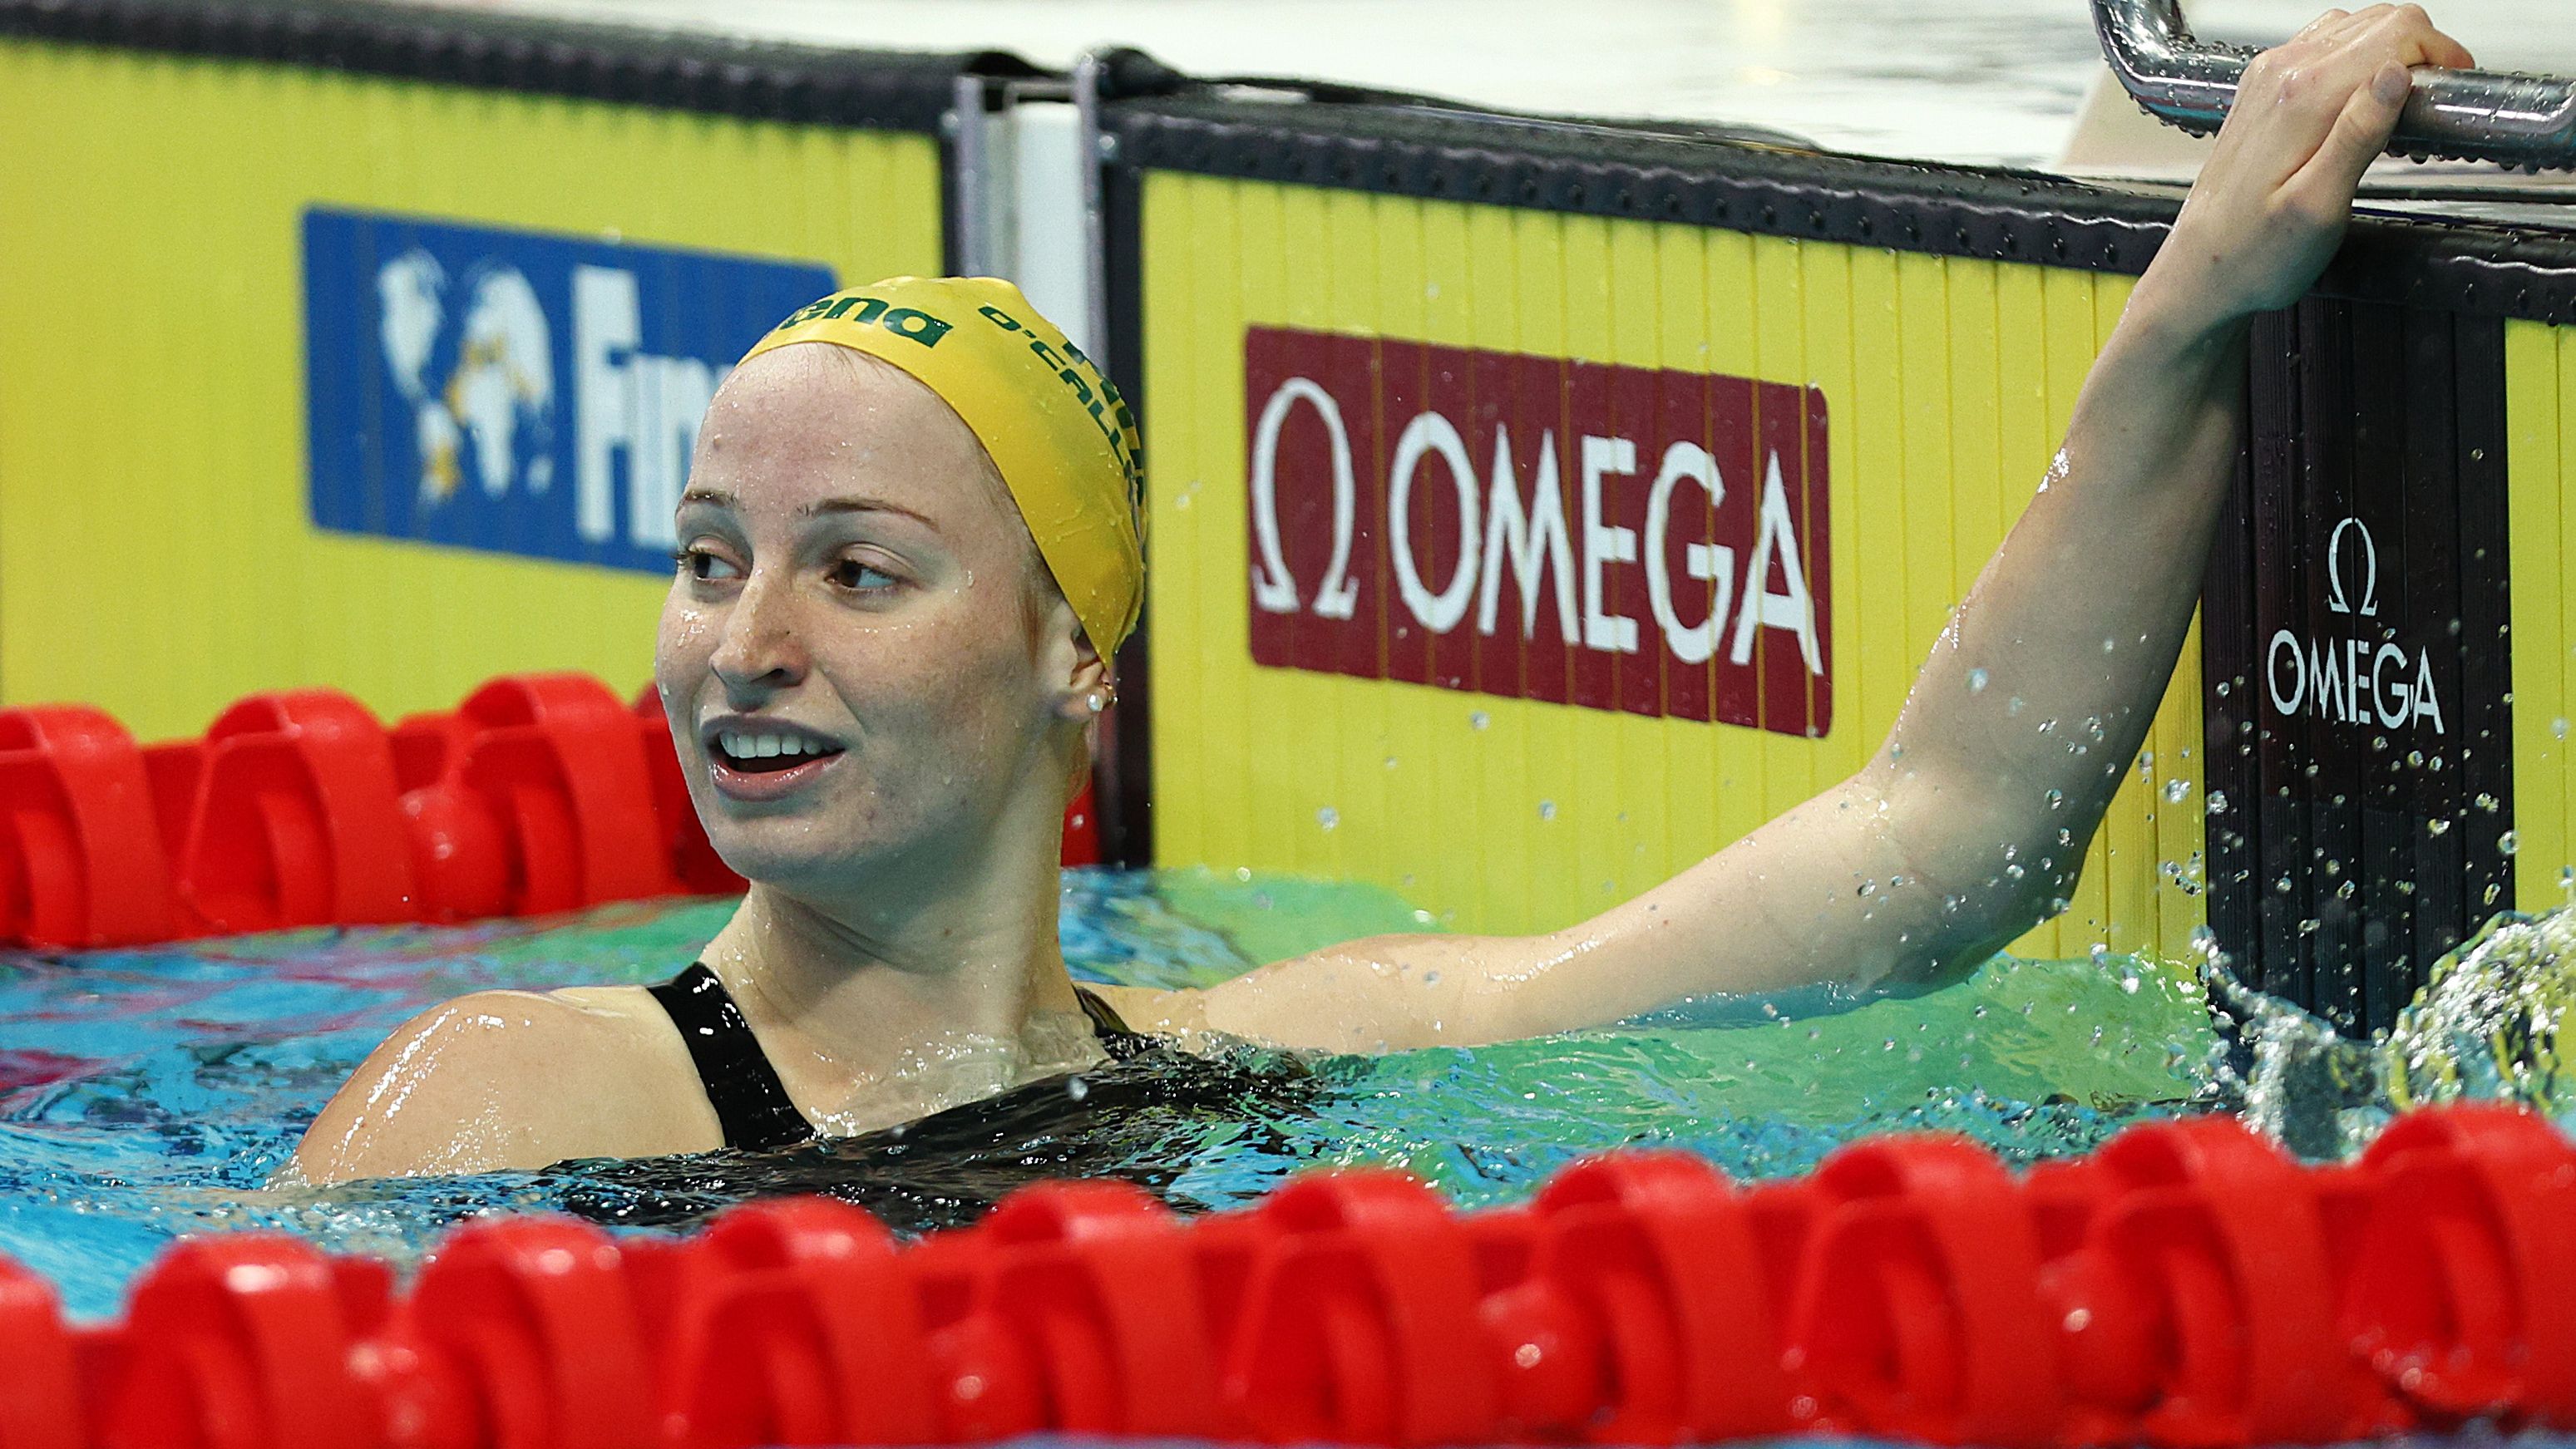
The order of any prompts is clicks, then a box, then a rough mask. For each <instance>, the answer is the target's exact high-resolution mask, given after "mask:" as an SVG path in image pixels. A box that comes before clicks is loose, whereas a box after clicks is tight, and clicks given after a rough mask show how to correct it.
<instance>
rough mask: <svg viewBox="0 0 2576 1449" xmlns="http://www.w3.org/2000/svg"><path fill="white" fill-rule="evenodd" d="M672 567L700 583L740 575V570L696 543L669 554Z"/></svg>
mask: <svg viewBox="0 0 2576 1449" xmlns="http://www.w3.org/2000/svg"><path fill="white" fill-rule="evenodd" d="M671 565H672V567H674V568H676V569H678V570H679V571H680V572H681V573H683V574H686V575H688V576H689V577H690V578H692V579H695V580H697V581H698V582H700V583H719V582H724V581H728V580H732V579H738V578H741V577H742V570H740V569H738V568H736V567H734V565H733V563H732V562H731V561H730V560H728V559H726V558H724V557H722V556H721V555H719V554H717V553H715V552H714V551H713V550H711V549H706V548H701V547H698V546H696V545H694V544H693V545H690V546H689V547H686V548H683V549H681V550H680V551H679V552H677V553H674V554H672V555H671Z"/></svg>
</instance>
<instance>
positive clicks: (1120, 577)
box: [742, 277, 1145, 659]
mask: <svg viewBox="0 0 2576 1449" xmlns="http://www.w3.org/2000/svg"><path fill="white" fill-rule="evenodd" d="M797 342H829V343H831V344H833V345H834V346H836V347H847V348H850V349H851V350H853V351H856V352H864V353H866V354H868V355H869V356H870V357H876V358H882V359H884V360H885V361H887V362H890V363H893V364H894V365H895V366H897V367H899V368H902V369H903V370H904V371H905V372H908V373H910V374H912V375H913V376H914V377H915V378H917V379H919V380H920V381H921V383H922V384H923V385H924V386H926V387H928V388H929V389H930V390H931V391H932V392H935V393H937V394H939V396H940V397H941V398H942V399H943V400H945V401H946V402H947V404H948V405H949V406H950V407H951V408H954V409H955V410H956V412H957V416H959V417H961V418H963V419H965V420H966V426H967V427H968V428H969V429H971V430H972V431H973V432H974V434H975V436H976V437H977V438H979V439H981V440H982V441H983V444H984V451H985V452H986V453H988V454H990V455H991V456H992V459H993V465H994V467H996V468H998V469H999V470H1000V471H1001V474H1002V481H1003V483H1005V484H1007V485H1008V486H1009V487H1010V490H1011V497H1012V498H1013V499H1014V500H1016V501H1017V502H1018V503H1019V505H1020V516H1021V517H1022V518H1024V519H1026V520H1028V525H1029V536H1030V537H1032V538H1034V539H1036V540H1037V545H1038V554H1039V556H1040V557H1042V558H1044V559H1045V560H1046V564H1047V569H1048V571H1049V572H1051V573H1053V574H1054V575H1055V582H1056V587H1058V588H1060V589H1062V590H1064V597H1065V599H1066V601H1067V602H1069V603H1071V604H1072V605H1073V612H1074V616H1075V617H1076V618H1078V619H1080V620H1081V621H1082V630H1083V632H1084V633H1085V634H1088V635H1090V636H1091V643H1092V647H1094V648H1096V649H1098V650H1099V651H1100V657H1101V658H1103V659H1108V658H1110V657H1111V656H1112V655H1114V654H1116V653H1117V652H1118V646H1119V645H1120V644H1121V643H1124V642H1125V641H1126V638H1127V635H1128V634H1129V632H1131V631H1132V630H1134V629H1135V627H1136V613H1137V610H1139V609H1140V608H1142V607H1143V606H1144V599H1145V546H1144V545H1145V540H1144V531H1145V510H1144V499H1145V485H1144V477H1145V474H1144V460H1143V456H1142V455H1143V442H1142V439H1141V438H1140V437H1139V436H1138V435H1137V432H1136V417H1135V414H1134V413H1133V412H1131V411H1130V410H1129V409H1128V407H1127V400H1126V399H1125V398H1123V397H1121V396H1119V395H1118V389H1117V387H1116V386H1115V385H1114V384H1112V383H1111V382H1110V381H1109V379H1108V378H1106V377H1103V376H1101V375H1100V369H1099V368H1098V367H1096V366H1094V365H1093V363H1092V361H1091V359H1090V358H1088V357H1085V356H1083V355H1082V349H1081V348H1079V347H1076V346H1074V345H1073V344H1072V343H1071V342H1069V341H1067V340H1066V339H1065V335H1064V334H1063V333H1062V332H1060V331H1058V330H1056V326H1055V324H1054V323H1052V322H1049V321H1048V320H1047V319H1045V318H1044V317H1041V316H1039V315H1038V311H1037V309H1036V308H1035V307H1032V306H1030V305H1029V299H1028V298H1026V297H1024V296H1021V295H1020V289H1019V288H1017V287H1015V286H1012V285H1011V284H1010V283H1008V282H1005V281H1003V280H1001V279H1000V278H998V277H888V278H886V279H885V280H884V281H882V282H876V283H872V284H870V285H868V286H865V287H852V288H850V289H849V290H848V291H846V292H836V293H834V294H832V295H831V296H829V297H825V298H824V299H823V300H821V301H819V302H815V303H813V304H811V305H810V306H806V307H801V308H798V309H797V310H796V312H795V313H793V314H792V315H790V316H789V317H788V319H787V320H786V321H784V322H781V323H779V324H778V327H777V329H776V330H775V331H772V332H771V333H770V334H769V335H768V336H766V337H764V338H762V339H760V341H759V343H758V344H756V345H755V346H754V347H753V348H752V349H751V351H749V352H747V353H744V354H743V359H742V360H743V361H745V362H749V361H750V360H751V359H753V358H755V357H758V356H759V355H760V354H762V353H764V352H767V351H770V350H771V349H773V348H779V347H786V346H788V345H790V344H792V343H797Z"/></svg>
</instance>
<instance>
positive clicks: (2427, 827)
mask: <svg viewBox="0 0 2576 1449" xmlns="http://www.w3.org/2000/svg"><path fill="white" fill-rule="evenodd" d="M2424 831H2425V833H2426V834H2428V835H2448V834H2450V833H2451V822H2450V821H2448V820H2427V821H2425V822H2424Z"/></svg>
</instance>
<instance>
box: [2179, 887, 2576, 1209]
mask: <svg viewBox="0 0 2576 1449" xmlns="http://www.w3.org/2000/svg"><path fill="white" fill-rule="evenodd" d="M2206 972H2207V979H2208V985H2209V993H2210V1000H2211V1003H2212V1009H2213V1011H2214V1012H2215V1013H2216V1014H2217V1015H2218V1016H2219V1017H2220V1019H2221V1021H2222V1024H2223V1025H2230V1026H2232V1027H2233V1034H2234V1037H2235V1040H2236V1042H2237V1047H2238V1049H2237V1051H2236V1053H2235V1054H2234V1057H2233V1060H2231V1061H2230V1062H2229V1063H2228V1064H2227V1065H2225V1066H2224V1067H2222V1068H2221V1069H2220V1070H2219V1071H2218V1072H2216V1073H2214V1074H2213V1076H2212V1078H2211V1080H2210V1082H2209V1084H2208V1086H2207V1088H2206V1089H2205V1093H2204V1104H2205V1105H2207V1106H2210V1107H2213V1108H2219V1109H2224V1110H2229V1111H2235V1112H2238V1113H2240V1114H2242V1115H2243V1116H2244V1118H2245V1119H2246V1120H2247V1121H2248V1122H2250V1123H2252V1124H2253V1125H2254V1126H2256V1127H2258V1128H2260V1129H2261V1130H2263V1131H2264V1132H2266V1133H2269V1134H2270V1135H2271V1136H2272V1137H2274V1138H2275V1139H2277V1140H2279V1141H2280V1142H2281V1143H2282V1144H2283V1145H2284V1146H2286V1147H2288V1148H2289V1149H2290V1150H2291V1151H2293V1152H2296V1153H2298V1154H2299V1155H2301V1156H2303V1157H2308V1158H2313V1159H2326V1158H2341V1157H2348V1156H2351V1155H2352V1154H2353V1153H2356V1152H2358V1151H2360V1150H2361V1148H2362V1147H2364V1146H2366V1145H2367V1144H2368V1143H2369V1141H2370V1139H2371V1138H2373V1137H2375V1136H2377V1135H2378V1132H2379V1129H2380V1128H2381V1127H2382V1126H2384V1125H2385V1124H2386V1123H2387V1121H2388V1119H2389V1118H2390V1117H2392V1116H2394V1115H2396V1114H2397V1113H2398V1112H2401V1111H2404V1110H2406V1109H2407V1108H2409V1107H2416V1106H2423V1105H2426V1104H2429V1103H2436V1102H2452V1101H2461V1100H2467V1099H2475V1100H2481V1101H2504V1102H2516V1103H2520V1104H2522V1105H2524V1106H2527V1107H2529V1108H2531V1109H2532V1110H2533V1111H2536V1112H2539V1113H2541V1114H2543V1115H2545V1116H2547V1117H2549V1118H2551V1119H2552V1120H2554V1121H2557V1122H2558V1123H2559V1124H2560V1125H2561V1126H2562V1127H2576V1035H2569V1036H2562V1035H2561V1031H2560V1029H2561V1027H2562V1025H2564V1024H2566V1023H2568V1022H2569V1020H2570V1013H2571V1010H2576V906H2564V907H2560V908H2558V909H2556V910H2552V911H2547V912H2544V913H2543V914H2541V915H2538V916H2528V915H2523V914H2521V913H2519V912H2514V911H2506V912H2502V913H2500V914H2498V915H2497V916H2496V917H2495V918H2494V919H2493V920H2492V921H2490V922H2488V923H2487V926H2486V929H2484V930H2482V931H2480V932H2479V933H2478V934H2477V935H2476V936H2474V937H2472V938H2471V939H2469V940H2468V941H2466V942H2464V943H2462V944H2461V945H2460V946H2459V947H2458V948H2457V949H2456V950H2453V951H2452V952H2451V953H2450V954H2449V955H2446V956H2444V957H2443V958H2442V959H2441V960H2440V961H2438V962H2436V963H2434V966H2433V969H2432V971H2431V972H2430V973H2429V975H2428V977H2427V979H2426V981H2425V984H2424V988H2423V990H2421V991H2420V992H2418V993H2417V994H2416V997H2415V999H2414V1001H2412V1002H2411V1003H2409V1004H2408V1005H2407V1007H2406V1009H2405V1010H2404V1011H2402V1012H2400V1013H2398V1016H2397V1020H2396V1022H2395V1023H2394V1024H2393V1025H2391V1026H2390V1027H2389V1029H2388V1030H2387V1031H2385V1032H2383V1033H2380V1034H2378V1035H2376V1036H2374V1037H2372V1038H2371V1039H2370V1040H2368V1041H2355V1040H2351V1039H2349V1038H2346V1037H2342V1036H2339V1035H2337V1034H2336V1033H2335V1031H2334V1029H2333V1028H2332V1027H2330V1026H2328V1025H2327V1024H2326V1023H2325V1022H2323V1021H2320V1020H2318V1019H2317V1018H2316V1017H2314V1016H2311V1015H2309V1014H2308V1013H2306V1012H2304V1011H2301V1010H2299V1009H2298V1008H2297V1007H2295V1006H2292V1005H2290V1004H2289V1003H2288V1002H2285V1001H2282V1000H2280V999H2278V998H2276V997H2271V996H2266V995H2263V994H2262V993H2261V992H2258V991H2255V990H2253V989H2251V988H2250V987H2247V986H2246V985H2244V984H2243V983H2242V982H2240V981H2238V980H2237V979H2236V977H2235V976H2234V974H2233V973H2231V972H2230V971H2228V969H2227V968H2226V966H2225V965H2224V964H2223V963H2222V962H2218V961H2215V960H2213V961H2212V962H2211V963H2209V964H2208V966H2207V967H2206Z"/></svg>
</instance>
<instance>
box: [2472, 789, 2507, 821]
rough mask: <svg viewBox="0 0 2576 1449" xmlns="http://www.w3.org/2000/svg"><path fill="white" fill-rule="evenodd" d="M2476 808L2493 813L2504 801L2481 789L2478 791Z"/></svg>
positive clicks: (2502, 805)
mask: <svg viewBox="0 0 2576 1449" xmlns="http://www.w3.org/2000/svg"><path fill="white" fill-rule="evenodd" d="M2478 808H2479V809H2481V810H2483V811H2485V812H2487V813H2488V814H2489V815H2493V814H2494V813H2496V811H2498V810H2500V809H2502V808H2504V802H2503V801H2501V800H2498V799H2497V798H2496V797H2494V796H2493V795H2490V794H2488V793H2486V792H2485V791H2483V790H2481V791H2479V792H2478Z"/></svg>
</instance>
